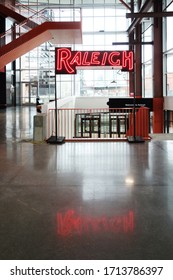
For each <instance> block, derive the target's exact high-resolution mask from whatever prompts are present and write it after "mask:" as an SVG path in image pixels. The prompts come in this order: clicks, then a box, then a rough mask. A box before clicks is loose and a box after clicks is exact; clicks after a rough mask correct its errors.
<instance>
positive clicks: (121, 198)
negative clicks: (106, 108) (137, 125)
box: [0, 108, 173, 260]
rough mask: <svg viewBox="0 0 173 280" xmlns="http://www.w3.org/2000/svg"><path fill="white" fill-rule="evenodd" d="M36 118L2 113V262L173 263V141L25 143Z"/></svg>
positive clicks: (29, 114)
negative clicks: (60, 260) (90, 261)
mask: <svg viewBox="0 0 173 280" xmlns="http://www.w3.org/2000/svg"><path fill="white" fill-rule="evenodd" d="M34 113H35V111H34V109H31V108H22V109H17V110H15V109H7V111H4V110H0V221H1V228H0V248H1V250H0V259H120V260H121V259H173V187H172V182H173V171H172V170H173V141H172V140H167V141H164V140H162V141H158V140H151V141H146V142H145V143H142V144H129V143H128V142H107V143H87V142H85V143H65V144H63V145H49V144H46V143H44V144H36V145H34V144H32V143H30V142H22V141H20V137H21V136H20V135H24V137H32V118H33V114H34ZM21 133H22V134H21Z"/></svg>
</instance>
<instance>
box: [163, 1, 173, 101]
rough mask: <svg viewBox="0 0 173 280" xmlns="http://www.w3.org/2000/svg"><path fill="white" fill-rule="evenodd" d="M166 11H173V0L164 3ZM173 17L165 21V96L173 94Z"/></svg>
mask: <svg viewBox="0 0 173 280" xmlns="http://www.w3.org/2000/svg"><path fill="white" fill-rule="evenodd" d="M163 9H164V10H165V11H173V1H171V0H167V1H165V3H164V6H163ZM172 26H173V18H172V17H167V18H165V19H164V22H163V36H164V38H163V65H164V69H163V70H164V77H163V78H164V79H163V81H164V96H173V42H172Z"/></svg>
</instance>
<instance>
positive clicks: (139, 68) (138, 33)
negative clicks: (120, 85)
mask: <svg viewBox="0 0 173 280" xmlns="http://www.w3.org/2000/svg"><path fill="white" fill-rule="evenodd" d="M136 43H137V44H136V45H135V60H136V69H135V73H136V75H135V85H136V86H135V90H136V97H142V63H141V60H142V59H141V53H142V50H141V46H142V45H141V24H137V26H136Z"/></svg>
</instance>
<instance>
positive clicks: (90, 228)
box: [57, 209, 134, 236]
mask: <svg viewBox="0 0 173 280" xmlns="http://www.w3.org/2000/svg"><path fill="white" fill-rule="evenodd" d="M133 231H134V212H133V211H129V212H128V214H127V215H122V216H113V217H107V216H101V217H92V216H82V215H79V214H77V213H75V211H74V210H73V209H71V210H68V211H66V212H65V213H64V214H63V213H62V212H58V213H57V233H58V235H61V236H68V235H71V234H79V235H82V234H84V233H85V234H86V233H98V232H113V233H120V232H122V233H123V232H124V233H128V232H131V233H132V232H133Z"/></svg>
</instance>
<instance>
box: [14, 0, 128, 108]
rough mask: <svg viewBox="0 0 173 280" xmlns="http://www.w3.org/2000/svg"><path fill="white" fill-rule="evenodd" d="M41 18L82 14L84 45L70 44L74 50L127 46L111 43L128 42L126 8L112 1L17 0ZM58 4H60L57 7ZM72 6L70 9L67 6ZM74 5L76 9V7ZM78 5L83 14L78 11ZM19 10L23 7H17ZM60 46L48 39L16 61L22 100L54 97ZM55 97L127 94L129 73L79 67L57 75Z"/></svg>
mask: <svg viewBox="0 0 173 280" xmlns="http://www.w3.org/2000/svg"><path fill="white" fill-rule="evenodd" d="M19 2H21V3H23V4H25V5H28V6H29V8H30V9H32V11H33V10H35V12H37V13H39V10H41V11H42V17H45V18H46V19H47V20H53V21H69V20H80V16H81V15H82V36H83V44H82V45H74V46H69V45H68V47H71V48H72V49H74V50H114V49H115V50H122V49H128V45H127V46H124V45H121V44H120V45H119V46H116V47H115V46H113V45H112V43H113V42H128V36H127V33H126V30H127V28H128V20H127V19H126V15H125V14H126V12H127V10H126V8H125V6H124V5H122V4H121V3H120V2H119V1H114V0H87V1H85V0H74V1H73V0H66V1H64V0H63V1H62V0H48V1H47V0H45V1H43V0H42V1H39V0H36V1H34V0H24V1H19ZM59 5H62V6H61V7H59ZM68 5H71V6H72V8H71V9H70V8H68V7H67V6H68ZM75 6H76V7H77V8H75ZM79 7H80V8H81V9H82V13H81V14H80V13H79ZM19 9H20V10H21V9H22V6H20V7H19ZM55 47H61V45H56V46H54V45H52V44H51V43H50V42H47V43H45V44H43V45H41V46H40V47H39V48H36V49H34V50H33V51H31V52H29V53H27V54H25V55H24V56H22V58H21V59H20V63H18V65H19V66H18V70H19V71H20V73H21V75H19V76H20V79H21V80H20V81H18V90H19V91H20V92H21V93H20V96H21V103H23V104H24V103H30V102H31V103H34V102H35V98H36V97H37V96H39V97H40V98H41V99H42V101H43V102H44V101H45V102H46V101H48V100H50V99H53V98H54V92H55V73H54V60H55V57H54V49H55ZM56 81H57V85H56V88H57V96H58V97H59V98H63V97H66V96H71V95H77V96H96V95H98V96H108V95H111V96H128V95H129V74H128V73H127V72H123V73H122V72H121V71H120V70H119V69H117V70H115V69H114V70H113V69H110V70H96V69H95V70H79V71H78V72H77V74H76V75H68V76H67V75H61V76H57V77H56Z"/></svg>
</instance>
